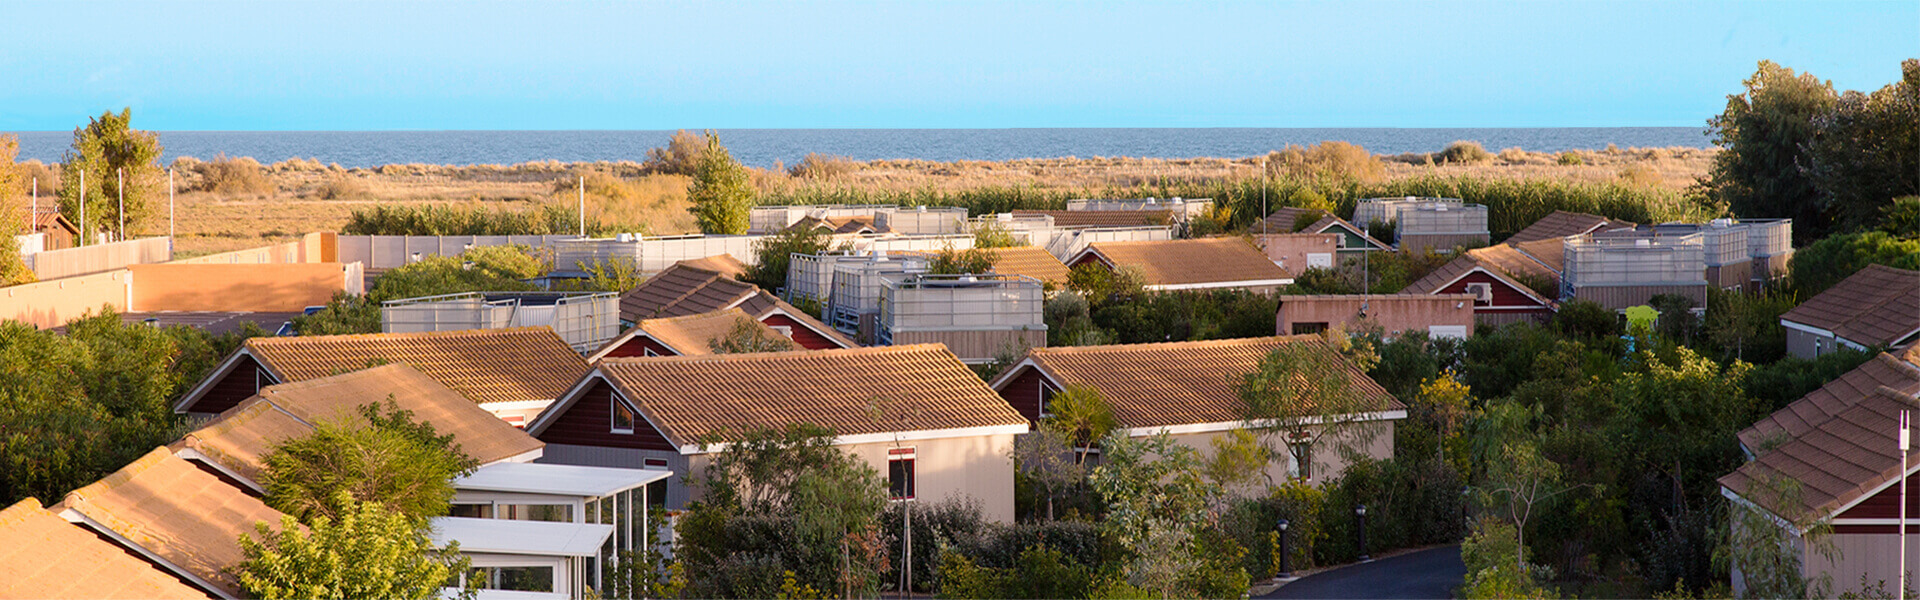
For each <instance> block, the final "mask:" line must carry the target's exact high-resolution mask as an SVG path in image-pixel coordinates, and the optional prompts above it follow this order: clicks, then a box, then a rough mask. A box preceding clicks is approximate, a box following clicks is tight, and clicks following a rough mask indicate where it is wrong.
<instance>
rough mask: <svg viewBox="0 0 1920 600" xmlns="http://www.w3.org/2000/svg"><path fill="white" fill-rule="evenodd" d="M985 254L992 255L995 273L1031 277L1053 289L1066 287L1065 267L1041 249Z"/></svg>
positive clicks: (993, 250) (996, 250) (995, 250)
mask: <svg viewBox="0 0 1920 600" xmlns="http://www.w3.org/2000/svg"><path fill="white" fill-rule="evenodd" d="M987 252H989V253H992V254H993V272H995V273H999V274H1001V275H1024V276H1027V277H1032V278H1034V279H1035V280H1038V281H1040V282H1041V283H1043V284H1045V285H1047V286H1048V287H1050V288H1053V289H1059V288H1064V287H1066V286H1067V265H1066V264H1065V263H1062V262H1060V259H1058V258H1054V257H1053V255H1052V254H1049V253H1048V252H1047V251H1046V250H1045V249H1043V248H1040V247H1037V246H1013V247H1008V248H990V249H987Z"/></svg>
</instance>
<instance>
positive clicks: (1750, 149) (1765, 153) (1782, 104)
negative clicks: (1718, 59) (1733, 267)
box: [1706, 60, 1837, 240]
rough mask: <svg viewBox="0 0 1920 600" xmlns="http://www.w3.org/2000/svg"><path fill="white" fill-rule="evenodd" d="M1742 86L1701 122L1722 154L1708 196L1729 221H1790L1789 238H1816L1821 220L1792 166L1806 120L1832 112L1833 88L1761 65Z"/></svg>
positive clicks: (1809, 188)
mask: <svg viewBox="0 0 1920 600" xmlns="http://www.w3.org/2000/svg"><path fill="white" fill-rule="evenodd" d="M1743 85H1744V86H1745V91H1744V92H1743V93H1741V94H1736V95H1731V96H1727V108H1726V110H1725V111H1724V112H1722V113H1721V114H1719V115H1717V116H1714V117H1713V118H1711V119H1708V120H1707V127H1708V129H1709V130H1710V131H1712V132H1713V134H1714V140H1713V141H1714V144H1716V145H1718V146H1720V147H1721V148H1724V149H1725V151H1723V152H1720V153H1719V154H1716V155H1714V160H1713V168H1712V170H1711V171H1710V172H1709V174H1708V177H1707V180H1706V182H1707V187H1708V190H1709V192H1710V193H1711V194H1712V197H1713V199H1714V200H1715V201H1717V202H1718V203H1719V204H1721V205H1722V206H1726V207H1728V208H1730V209H1732V211H1733V214H1735V215H1739V216H1741V217H1748V218H1754V217H1791V218H1792V219H1793V232H1794V234H1795V236H1796V237H1798V238H1800V239H1801V240H1810V239H1815V238H1818V237H1821V236H1822V235H1823V234H1824V233H1825V232H1826V229H1827V219H1826V216H1825V214H1824V211H1822V210H1821V202H1820V198H1819V194H1818V191H1817V190H1815V189H1814V186H1813V181H1812V180H1811V179H1810V178H1808V177H1807V176H1806V175H1805V174H1804V173H1802V172H1801V171H1800V169H1799V164H1800V163H1801V162H1803V161H1804V160H1805V155H1806V152H1805V150H1804V148H1805V146H1806V145H1807V144H1808V143H1810V142H1812V141H1813V138H1814V131H1815V130H1814V125H1813V119H1814V117H1816V116H1819V115H1821V114H1824V113H1826V112H1828V111H1830V110H1832V109H1833V106H1834V102H1835V101H1836V99H1837V98H1836V96H1835V95H1834V92H1833V84H1831V83H1829V82H1825V81H1821V80H1820V79H1819V78H1817V77H1814V76H1813V75H1810V74H1799V75H1796V74H1794V72H1793V69H1789V68H1786V67H1782V66H1780V65H1777V64H1774V63H1773V62H1772V61H1764V60H1763V61H1760V66H1759V69H1758V70H1757V71H1756V72H1755V73H1754V74H1753V76H1752V77H1750V78H1748V79H1747V80H1746V81H1745V82H1743Z"/></svg>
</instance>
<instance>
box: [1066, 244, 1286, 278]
mask: <svg viewBox="0 0 1920 600" xmlns="http://www.w3.org/2000/svg"><path fill="white" fill-rule="evenodd" d="M1086 251H1088V252H1092V253H1094V254H1096V255H1098V256H1099V257H1101V259H1103V260H1105V261H1106V262H1107V264H1110V265H1113V266H1114V267H1115V268H1126V267H1135V268H1138V269H1140V272H1141V274H1142V275H1144V276H1145V278H1146V283H1147V285H1150V286H1173V285H1193V284H1210V283H1211V284H1220V283H1231V282H1240V281H1273V280H1277V279H1291V278H1292V276H1291V275H1288V274H1287V271H1286V269H1282V268H1280V265H1276V264H1273V260H1272V259H1269V258H1267V255H1266V254H1264V253H1262V252H1260V249H1258V248H1254V247H1253V244H1249V243H1247V241H1246V240H1243V239H1240V238H1237V237H1218V238H1205V239H1197V240H1158V241H1149V242H1094V243H1092V244H1089V245H1088V246H1087V250H1086Z"/></svg>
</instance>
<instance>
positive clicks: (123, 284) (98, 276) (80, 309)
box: [0, 269, 132, 329]
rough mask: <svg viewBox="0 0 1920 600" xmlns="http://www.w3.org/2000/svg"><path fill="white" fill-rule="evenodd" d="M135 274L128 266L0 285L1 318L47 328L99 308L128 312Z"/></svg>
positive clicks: (97, 311)
mask: <svg viewBox="0 0 1920 600" xmlns="http://www.w3.org/2000/svg"><path fill="white" fill-rule="evenodd" d="M131 279H132V276H131V275H129V274H128V273H127V271H126V270H125V269H121V270H117V271H109V272H106V273H95V274H92V275H80V276H77V277H67V278H63V279H55V280H51V281H42V282H39V283H29V284H25V285H16V286H10V287H6V288H0V320H12V321H20V322H23V323H27V324H29V325H32V326H34V327H38V328H41V329H46V328H48V327H59V326H61V325H63V324H66V322H67V321H69V320H72V319H76V318H79V317H81V316H84V315H86V314H88V313H99V312H100V307H101V306H103V305H105V306H112V307H113V309H114V310H117V311H126V310H127V301H128V295H129V291H128V290H129V289H130V287H129V286H130V283H129V282H130V281H131Z"/></svg>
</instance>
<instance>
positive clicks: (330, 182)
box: [316, 173, 367, 214]
mask: <svg viewBox="0 0 1920 600" xmlns="http://www.w3.org/2000/svg"><path fill="white" fill-rule="evenodd" d="M316 192H317V193H318V195H319V196H320V199H322V200H353V199H358V198H364V197H366V196H367V182H366V181H365V180H362V179H360V178H359V177H355V176H353V175H351V174H348V173H335V174H334V175H333V176H331V177H328V178H327V181H326V182H324V183H321V184H320V188H319V189H318V190H316ZM354 212H355V213H356V214H358V212H359V211H354Z"/></svg>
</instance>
